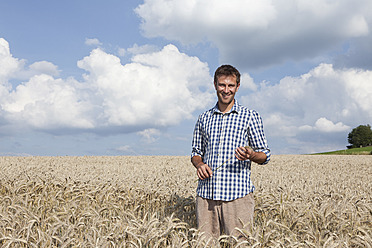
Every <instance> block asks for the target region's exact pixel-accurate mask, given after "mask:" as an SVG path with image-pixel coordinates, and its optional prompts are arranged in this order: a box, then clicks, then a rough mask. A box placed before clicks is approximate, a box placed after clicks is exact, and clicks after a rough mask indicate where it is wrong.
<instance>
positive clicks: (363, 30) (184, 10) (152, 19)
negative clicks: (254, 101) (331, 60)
mask: <svg viewBox="0 0 372 248" xmlns="http://www.w3.org/2000/svg"><path fill="white" fill-rule="evenodd" d="M135 11H136V13H137V14H138V15H139V17H140V18H141V19H142V24H141V28H142V30H143V33H144V35H146V36H147V37H159V36H161V37H164V38H166V39H169V40H178V41H180V42H182V43H184V44H193V43H194V44H195V43H199V42H204V41H209V42H211V43H213V44H214V45H215V46H217V47H218V49H219V51H220V55H221V58H220V59H221V61H232V62H233V64H236V65H239V66H249V67H250V68H257V67H260V66H268V65H270V64H278V63H281V62H283V61H286V60H302V59H309V58H313V57H314V56H317V55H318V56H319V55H321V54H323V53H324V52H326V51H333V50H334V49H336V48H337V47H338V48H340V47H341V45H342V44H343V43H344V42H348V41H350V40H351V39H357V38H363V37H366V36H367V35H368V34H369V32H370V25H371V24H372V20H371V18H370V12H371V11H372V3H371V1H369V0H362V1H358V2H357V3H356V2H355V1H352V0H345V1H337V2H335V1H322V0H315V1H286V0H279V1H270V0H264V1H254V0H250V1H246V0H233V1H222V0H219V1H216V0H203V1H189V0H174V1H164V0H146V1H144V3H143V4H141V5H139V6H138V7H137V8H136V9H135ZM369 41H371V39H369Z"/></svg>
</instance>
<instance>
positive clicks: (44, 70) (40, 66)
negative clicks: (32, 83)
mask: <svg viewBox="0 0 372 248" xmlns="http://www.w3.org/2000/svg"><path fill="white" fill-rule="evenodd" d="M30 70H31V71H33V74H35V75H38V74H47V75H51V76H58V75H59V70H58V67H57V66H56V65H54V64H53V63H50V62H48V61H39V62H35V63H33V64H32V65H30Z"/></svg>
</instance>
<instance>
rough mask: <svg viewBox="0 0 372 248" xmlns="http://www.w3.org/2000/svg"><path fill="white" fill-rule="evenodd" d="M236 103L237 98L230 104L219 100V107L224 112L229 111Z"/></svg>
mask: <svg viewBox="0 0 372 248" xmlns="http://www.w3.org/2000/svg"><path fill="white" fill-rule="evenodd" d="M234 103H235V99H234V100H233V101H232V102H230V103H229V104H225V103H222V102H218V109H219V110H220V111H221V112H222V113H227V112H229V111H230V110H231V109H232V107H233V106H234Z"/></svg>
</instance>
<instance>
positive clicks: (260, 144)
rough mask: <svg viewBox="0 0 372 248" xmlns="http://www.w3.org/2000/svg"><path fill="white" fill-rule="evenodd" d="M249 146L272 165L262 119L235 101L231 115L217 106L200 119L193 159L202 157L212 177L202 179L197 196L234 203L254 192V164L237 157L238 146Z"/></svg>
mask: <svg viewBox="0 0 372 248" xmlns="http://www.w3.org/2000/svg"><path fill="white" fill-rule="evenodd" d="M247 145H249V146H251V147H252V149H253V150H254V151H256V152H264V153H265V154H266V156H267V159H266V161H265V162H264V163H263V164H266V163H268V162H269V160H270V149H269V148H268V146H267V142H266V138H265V134H264V131H263V124H262V119H261V117H260V115H259V114H258V113H257V112H256V111H254V110H249V109H247V108H246V107H244V106H242V105H240V104H239V103H238V102H237V101H236V100H235V103H234V106H233V107H232V109H231V110H230V111H229V112H228V113H225V114H223V113H222V112H221V111H220V110H219V109H218V105H217V104H216V105H215V106H214V108H212V109H210V110H208V111H206V112H204V113H203V114H201V115H200V116H199V118H198V121H197V123H196V125H195V129H194V135H193V141H192V154H191V157H193V156H200V157H202V159H203V162H204V163H205V164H207V165H208V166H209V167H210V168H211V169H212V171H213V175H212V177H209V178H207V179H204V180H199V184H198V188H197V194H198V196H200V197H203V198H206V199H213V200H222V201H231V200H235V199H237V198H241V197H244V196H245V195H247V194H249V193H250V192H253V191H254V186H253V184H252V181H251V161H250V160H246V161H240V160H238V159H237V158H235V155H234V154H235V149H236V148H237V147H240V146H247ZM230 158H231V159H230ZM229 159H230V160H229ZM226 161H227V162H226ZM223 163H225V164H223ZM222 164H223V165H222ZM221 165H222V167H220V168H219V169H218V170H216V169H217V168H218V167H219V166H221Z"/></svg>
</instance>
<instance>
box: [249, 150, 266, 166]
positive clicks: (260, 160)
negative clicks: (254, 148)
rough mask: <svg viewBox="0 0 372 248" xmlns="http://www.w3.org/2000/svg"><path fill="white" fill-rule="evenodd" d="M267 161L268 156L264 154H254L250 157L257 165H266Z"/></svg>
mask: <svg viewBox="0 0 372 248" xmlns="http://www.w3.org/2000/svg"><path fill="white" fill-rule="evenodd" d="M266 159H267V156H266V154H265V153H263V152H254V153H253V154H252V155H250V156H249V160H251V161H253V162H255V163H257V164H263V163H265V161H266Z"/></svg>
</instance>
